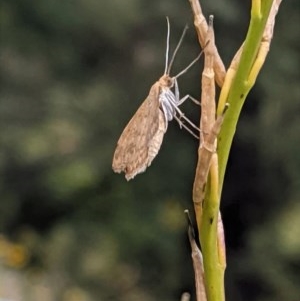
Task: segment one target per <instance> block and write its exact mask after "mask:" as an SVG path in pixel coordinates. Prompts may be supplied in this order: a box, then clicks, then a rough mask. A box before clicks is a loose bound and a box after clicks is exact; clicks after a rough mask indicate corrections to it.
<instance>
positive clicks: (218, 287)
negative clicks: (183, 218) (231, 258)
mask: <svg viewBox="0 0 300 301" xmlns="http://www.w3.org/2000/svg"><path fill="white" fill-rule="evenodd" d="M272 2H273V1H272V0H262V2H261V1H260V0H252V9H251V20H250V25H249V29H248V33H247V37H246V40H245V43H244V48H243V52H242V54H241V58H240V62H239V65H238V69H237V72H236V75H235V77H234V79H233V81H232V84H231V86H230V89H229V93H228V98H227V100H226V102H228V103H229V104H230V107H229V109H228V112H227V113H226V118H225V119H224V123H223V125H222V129H221V132H220V134H219V136H218V150H217V153H218V161H219V168H218V172H217V178H218V180H216V179H215V178H214V175H212V173H210V175H209V178H208V181H207V185H206V192H205V200H204V203H203V213H202V222H201V228H200V229H199V230H200V241H201V247H202V252H203V263H204V271H205V283H206V293H207V300H208V301H224V300H225V296H224V270H225V264H224V263H223V264H222V262H221V261H220V258H219V256H218V255H219V252H218V244H217V222H218V218H217V217H218V212H219V204H220V197H221V191H222V186H223V181H224V174H225V168H226V165H227V160H228V156H229V151H230V148H231V144H232V140H233V136H234V134H235V129H236V125H237V122H238V118H239V115H240V112H241V109H242V106H243V104H244V101H245V99H246V96H247V94H248V93H249V91H250V89H251V87H252V86H253V84H254V82H255V78H256V75H257V74H256V75H255V78H249V75H250V72H251V69H252V66H253V63H254V62H255V60H256V58H257V53H258V49H259V47H260V44H261V39H262V35H263V32H264V28H265V25H266V22H267V19H268V16H269V12H270V8H271V6H272ZM223 109H224V103H223V104H220V107H218V113H220V112H222V110H223Z"/></svg>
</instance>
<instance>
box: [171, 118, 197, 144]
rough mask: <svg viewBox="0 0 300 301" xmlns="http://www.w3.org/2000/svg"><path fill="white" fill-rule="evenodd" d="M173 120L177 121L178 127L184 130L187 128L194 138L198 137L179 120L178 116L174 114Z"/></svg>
mask: <svg viewBox="0 0 300 301" xmlns="http://www.w3.org/2000/svg"><path fill="white" fill-rule="evenodd" d="M174 118H175V120H176V121H177V122H178V124H179V127H180V128H184V129H185V130H187V131H188V132H189V133H190V134H191V135H192V136H194V137H195V138H196V139H198V140H199V139H200V137H199V136H197V135H196V134H195V133H194V132H193V131H192V130H191V129H190V128H189V127H188V126H186V125H185V124H184V123H183V122H182V121H181V120H180V118H178V117H177V116H176V115H175V116H174Z"/></svg>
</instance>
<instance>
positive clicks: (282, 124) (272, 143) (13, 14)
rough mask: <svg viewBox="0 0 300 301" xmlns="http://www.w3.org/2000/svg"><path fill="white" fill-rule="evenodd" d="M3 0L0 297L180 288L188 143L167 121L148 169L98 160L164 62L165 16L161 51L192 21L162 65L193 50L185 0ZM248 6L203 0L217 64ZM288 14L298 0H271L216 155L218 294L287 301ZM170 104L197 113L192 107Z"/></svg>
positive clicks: (294, 107) (170, 296) (290, 297)
mask: <svg viewBox="0 0 300 301" xmlns="http://www.w3.org/2000/svg"><path fill="white" fill-rule="evenodd" d="M0 3H1V9H0V22H1V24H0V25H1V43H0V71H1V74H0V76H1V77H0V78H1V79H0V80H1V89H0V125H1V126H0V191H1V201H0V299H1V298H3V299H4V298H6V299H5V300H9V301H20V300H22V301H41V300H43V301H54V300H55V301H57V300H62V301H94V300H97V301H98V300H104V301H116V300H120V301H139V300H142V301H153V300H165V301H175V300H179V299H180V295H181V293H182V292H184V291H189V292H191V293H193V292H194V281H193V270H192V262H191V259H190V248H189V245H188V240H187V235H186V223H185V219H184V215H183V210H184V209H185V208H188V209H190V210H192V201H191V194H192V192H191V190H192V183H193V177H194V170H195V164H196V159H197V158H196V153H197V141H195V139H194V138H193V137H192V136H190V135H189V134H188V133H187V132H185V131H183V130H180V129H179V127H178V125H177V124H176V123H175V122H172V123H171V124H170V125H169V128H168V132H167V134H166V135H165V138H164V142H163V145H162V148H161V151H160V153H159V155H158V156H157V158H156V159H155V160H154V162H153V164H152V166H151V167H150V168H148V170H147V172H146V173H144V174H141V175H139V176H137V177H136V178H135V179H134V180H133V181H130V182H126V181H125V179H124V177H123V175H118V174H114V173H113V171H112V170H111V161H112V155H113V151H114V148H115V146H116V142H117V140H118V138H119V135H120V134H121V131H122V130H123V128H124V126H125V125H126V123H127V122H128V120H129V119H130V117H131V116H132V115H133V113H134V112H135V111H136V109H137V108H138V106H139V105H140V104H141V102H142V101H143V100H144V98H145V97H146V96H147V94H148V92H149V89H150V87H151V85H152V84H153V83H154V82H155V81H156V80H157V79H158V78H159V77H160V76H161V75H162V73H163V69H164V53H165V40H166V32H167V26H166V20H165V16H169V18H170V21H171V47H173V49H174V45H175V44H176V42H177V41H178V39H179V37H180V35H181V32H182V29H183V27H184V25H185V24H186V23H187V24H189V27H190V29H189V31H188V33H187V36H186V38H185V40H184V43H183V46H182V48H181V49H180V51H179V54H178V57H177V59H176V62H175V65H174V68H173V74H176V73H177V72H178V71H179V70H181V69H182V68H183V67H185V66H186V65H187V64H188V63H189V62H190V61H191V60H192V59H193V58H194V57H196V55H197V54H198V53H199V46H198V42H197V37H196V34H195V30H194V28H193V17H192V13H191V9H190V6H189V2H188V1H187V0H186V1H176V2H174V1H170V0H164V1H158V0H153V1H147V0H142V1H141V0H140V1H138V0H127V1H123V0H111V1H103V0H102V1H96V0H64V1H61V0H52V1H45V0H44V1H33V0H14V1H5V0H2V1H1V2H0ZM250 4H251V3H250V1H239V0H227V1H217V0H214V1H212V0H210V1H205V0H203V1H202V5H203V9H204V12H205V14H206V16H208V15H209V14H214V15H215V32H216V41H217V46H218V48H219V52H220V54H221V56H222V58H223V60H224V62H225V64H226V66H228V65H229V63H230V61H231V58H232V57H233V55H234V54H235V52H236V50H237V49H238V47H239V45H240V44H241V43H242V41H243V39H244V37H245V34H246V32H247V24H248V22H249V11H250ZM299 15H300V11H299V1H297V0H290V1H283V3H282V5H281V8H280V11H279V14H278V16H277V19H276V26H275V34H274V39H273V42H272V45H271V51H270V53H269V56H268V58H267V60H266V63H265V65H264V67H263V69H262V72H261V74H260V75H259V77H258V80H257V83H256V85H255V87H254V88H253V90H252V91H251V93H250V94H249V96H248V99H247V101H246V104H245V106H244V109H243V111H242V115H241V119H240V122H239V125H238V128H237V133H236V136H235V139H234V143H233V147H232V151H231V156H230V160H229V163H228V169H227V173H226V179H225V184H224V193H223V197H222V206H221V207H222V208H221V209H222V213H223V219H224V226H225V231H226V241H227V259H228V267H227V271H226V294H227V299H228V300H234V301H242V300H243V301H247V300H258V301H271V300H272V301H277V300H278V301H279V300H285V301H298V300H300V285H299V284H300V139H299V138H300V119H299V115H300V101H299V100H300V86H299V80H300V76H299V38H300V31H299V28H298V25H299ZM200 72H201V66H195V67H193V68H192V69H191V70H190V71H189V72H188V74H186V75H184V76H183V77H182V78H180V80H179V84H180V88H181V94H182V95H184V94H186V93H190V94H192V95H194V97H199V96H200V91H199V83H200V76H199V74H200ZM183 110H184V111H185V113H186V114H187V115H188V116H189V117H190V118H191V119H192V120H194V121H195V122H197V119H198V118H199V116H198V114H199V112H198V108H197V107H195V106H194V105H193V104H185V105H184V106H183ZM1 300H2V299H1ZM193 300H195V299H194V295H193Z"/></svg>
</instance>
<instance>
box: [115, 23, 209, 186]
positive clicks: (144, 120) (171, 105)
mask: <svg viewBox="0 0 300 301" xmlns="http://www.w3.org/2000/svg"><path fill="white" fill-rule="evenodd" d="M167 25H168V32H167V46H166V56H165V70H164V74H163V76H162V77H161V78H160V79H159V80H158V81H157V82H156V83H154V84H153V85H152V87H151V88H150V91H149V95H148V96H147V98H146V99H145V100H144V102H143V103H142V104H141V106H140V107H139V108H138V110H137V111H136V113H135V114H134V115H133V117H132V118H131V120H130V121H129V123H128V124H127V126H126V127H125V129H124V130H123V133H122V134H121V136H120V138H119V140H118V143H117V147H116V150H115V153H114V156H113V162H112V168H113V170H114V172H117V173H120V172H124V173H125V178H126V179H127V181H128V180H130V179H133V178H134V177H135V176H136V175H137V174H139V173H141V172H144V171H145V170H146V168H147V167H148V166H150V165H151V163H152V161H153V159H154V158H155V157H156V155H157V154H158V152H159V149H160V146H161V144H162V141H163V137H164V134H165V132H166V131H167V128H168V122H169V121H171V120H172V119H175V120H177V122H178V123H179V125H180V127H184V128H185V129H186V130H187V131H189V132H190V133H191V134H192V135H194V136H195V134H194V132H193V131H192V130H191V129H190V128H189V127H188V126H187V125H186V124H184V122H183V121H186V122H187V123H188V124H189V125H190V126H191V127H193V128H194V129H196V130H197V131H199V128H198V127H197V126H196V125H194V124H193V123H192V122H191V121H190V120H189V119H188V118H187V117H185V116H184V114H183V113H182V112H181V110H180V109H179V108H178V107H179V106H180V105H181V104H182V103H183V102H184V101H185V100H187V99H191V100H192V101H194V102H196V103H197V104H199V102H198V101H197V100H196V99H194V98H193V97H191V96H190V95H185V96H184V97H183V98H180V96H179V88H178V83H177V79H178V78H179V77H180V76H181V75H182V74H184V73H186V72H187V70H188V69H189V68H190V67H191V66H192V65H194V64H195V63H196V62H197V61H198V59H199V58H200V56H201V54H202V52H203V51H202V52H201V53H200V54H199V55H198V56H197V57H196V58H195V59H194V60H193V61H192V62H191V63H190V64H189V65H188V66H187V67H186V68H185V69H183V70H182V71H181V72H179V73H178V74H177V75H176V76H174V77H170V71H171V67H172V64H173V62H174V59H175V56H176V53H177V51H178V49H179V47H180V45H181V43H182V40H183V37H184V35H185V32H186V30H187V27H185V28H184V31H183V33H182V35H181V38H180V40H179V42H178V44H177V46H176V48H175V50H174V53H173V55H172V58H171V60H170V64H169V63H168V57H169V40H170V24H169V20H168V18H167ZM172 89H174V92H173V91H172ZM182 120H183V121H182ZM196 137H197V138H198V136H196Z"/></svg>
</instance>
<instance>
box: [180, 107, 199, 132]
mask: <svg viewBox="0 0 300 301" xmlns="http://www.w3.org/2000/svg"><path fill="white" fill-rule="evenodd" d="M174 109H175V110H176V112H177V113H178V115H179V118H178V117H177V116H176V117H177V118H178V119H179V120H180V121H181V119H184V120H185V121H186V122H187V123H188V124H189V125H190V126H191V127H193V128H194V129H196V130H197V131H198V132H200V129H199V127H197V126H196V125H195V124H194V123H193V122H192V121H191V120H189V119H188V118H187V117H186V116H185V115H184V113H183V112H182V111H181V110H180V109H179V108H178V107H177V106H174ZM174 117H175V116H174ZM176 120H177V119H176ZM180 124H183V123H182V121H181V123H179V125H180Z"/></svg>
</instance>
